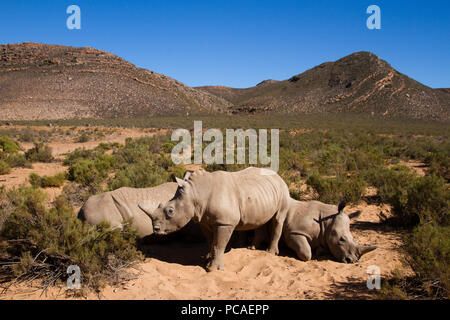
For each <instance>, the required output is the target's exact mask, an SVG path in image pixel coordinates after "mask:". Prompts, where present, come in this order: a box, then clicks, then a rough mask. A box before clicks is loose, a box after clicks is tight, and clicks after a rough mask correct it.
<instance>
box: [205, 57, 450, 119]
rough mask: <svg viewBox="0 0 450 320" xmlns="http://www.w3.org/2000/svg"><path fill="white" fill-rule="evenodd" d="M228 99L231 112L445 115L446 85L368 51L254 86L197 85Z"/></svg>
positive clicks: (449, 109) (449, 111)
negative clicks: (418, 77)
mask: <svg viewBox="0 0 450 320" xmlns="http://www.w3.org/2000/svg"><path fill="white" fill-rule="evenodd" d="M199 89H200V90H202V91H204V92H209V93H212V94H215V95H217V96H218V97H222V98H224V99H226V100H228V101H229V102H231V103H232V104H233V111H232V113H243V112H244V113H267V112H285V113H339V112H345V113H366V114H371V115H382V116H386V117H392V116H395V117H408V118H416V119H434V120H441V121H447V120H448V119H449V115H450V93H449V90H448V89H432V88H429V87H427V86H424V85H422V84H421V83H419V82H417V81H415V80H413V79H411V78H409V77H408V76H406V75H403V74H401V73H400V72H398V71H397V70H395V69H393V68H392V67H391V66H390V65H389V64H388V63H387V62H386V61H384V60H382V59H380V58H379V57H378V56H376V55H374V54H372V53H370V52H357V53H354V54H351V55H349V56H346V57H344V58H342V59H340V60H338V61H335V62H325V63H323V64H321V65H319V66H317V67H314V68H312V69H310V70H308V71H306V72H303V73H301V74H298V75H295V76H293V77H291V78H290V79H288V80H284V81H276V80H265V81H262V82H261V83H259V84H258V85H256V86H255V87H251V88H247V89H234V88H229V87H223V86H205V87H199Z"/></svg>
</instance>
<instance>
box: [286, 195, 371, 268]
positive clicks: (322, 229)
mask: <svg viewBox="0 0 450 320" xmlns="http://www.w3.org/2000/svg"><path fill="white" fill-rule="evenodd" d="M344 207H345V203H344V202H341V203H339V206H335V205H329V204H325V203H322V202H320V201H297V200H294V199H290V207H289V211H288V214H287V217H286V220H285V223H284V226H283V238H284V241H285V242H286V244H287V245H288V246H289V247H290V248H291V249H293V250H294V251H295V252H296V254H297V256H298V258H299V259H300V260H303V261H308V260H310V259H311V256H312V251H313V250H315V249H319V250H320V249H322V250H323V249H325V250H328V251H329V252H331V254H332V255H333V256H334V257H335V258H336V259H337V261H339V262H344V263H354V262H357V261H359V259H360V258H361V256H362V255H363V254H365V253H367V252H370V251H372V250H375V249H376V248H377V246H361V245H358V243H357V242H356V241H355V240H353V237H352V234H351V233H350V219H355V218H357V217H358V216H359V215H360V214H361V211H356V212H353V213H350V214H346V213H345V212H344Z"/></svg>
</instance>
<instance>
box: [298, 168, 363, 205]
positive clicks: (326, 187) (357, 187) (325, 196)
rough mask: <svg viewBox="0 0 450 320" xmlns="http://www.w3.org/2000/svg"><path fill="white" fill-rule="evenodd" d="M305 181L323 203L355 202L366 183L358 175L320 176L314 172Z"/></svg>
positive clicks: (357, 200)
mask: <svg viewBox="0 0 450 320" xmlns="http://www.w3.org/2000/svg"><path fill="white" fill-rule="evenodd" d="M306 183H307V184H308V185H310V186H311V187H313V188H314V190H316V191H317V193H318V194H319V200H320V201H322V202H325V203H336V204H337V203H338V202H339V201H340V200H345V201H346V202H349V203H357V202H359V200H360V199H361V197H362V195H363V193H364V191H365V189H366V183H365V182H364V180H362V179H361V178H358V177H350V178H347V177H342V176H338V177H337V178H322V177H321V176H319V175H318V174H317V173H314V174H313V175H311V176H310V177H309V178H308V180H307V181H306Z"/></svg>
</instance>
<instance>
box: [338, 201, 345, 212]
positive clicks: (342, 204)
mask: <svg viewBox="0 0 450 320" xmlns="http://www.w3.org/2000/svg"><path fill="white" fill-rule="evenodd" d="M346 205H347V203H346V201H345V200H341V201H340V202H339V205H338V212H339V213H343V212H344V208H345V206H346Z"/></svg>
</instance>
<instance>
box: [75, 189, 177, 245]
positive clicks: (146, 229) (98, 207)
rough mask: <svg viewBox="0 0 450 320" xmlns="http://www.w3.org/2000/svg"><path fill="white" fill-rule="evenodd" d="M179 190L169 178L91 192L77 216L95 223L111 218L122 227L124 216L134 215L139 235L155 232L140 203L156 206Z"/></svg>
mask: <svg viewBox="0 0 450 320" xmlns="http://www.w3.org/2000/svg"><path fill="white" fill-rule="evenodd" d="M176 190H177V184H176V183H173V182H167V183H163V184H160V185H159V186H156V187H151V188H128V187H122V188H119V189H116V190H114V191H110V192H105V193H102V194H98V195H94V196H91V197H90V198H89V199H88V200H87V201H86V202H85V203H84V205H83V207H82V208H81V209H80V211H79V213H78V218H80V219H82V220H85V221H87V222H88V223H90V224H92V225H96V224H98V223H100V222H102V221H106V222H108V223H109V224H110V225H111V227H113V228H121V227H122V222H123V221H124V220H127V219H130V218H132V219H133V222H132V224H133V227H135V228H136V229H137V230H138V237H139V238H143V237H145V236H148V235H151V234H152V233H153V226H152V220H151V219H150V218H149V217H148V215H147V214H146V213H145V212H144V211H142V210H141V209H140V208H139V207H138V203H141V204H145V206H146V207H147V208H153V209H155V208H156V207H157V206H158V204H159V203H160V202H161V201H168V200H169V199H170V198H171V197H172V195H173V193H174V192H175V191H176Z"/></svg>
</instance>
